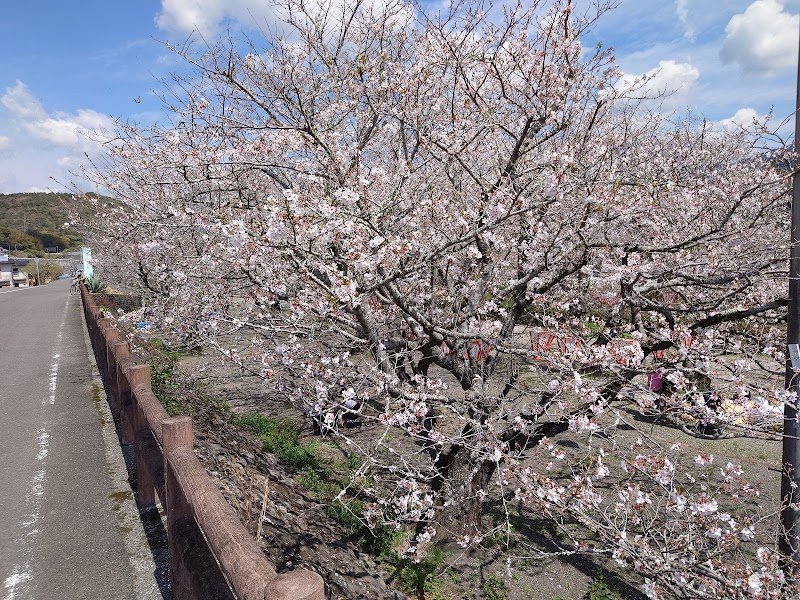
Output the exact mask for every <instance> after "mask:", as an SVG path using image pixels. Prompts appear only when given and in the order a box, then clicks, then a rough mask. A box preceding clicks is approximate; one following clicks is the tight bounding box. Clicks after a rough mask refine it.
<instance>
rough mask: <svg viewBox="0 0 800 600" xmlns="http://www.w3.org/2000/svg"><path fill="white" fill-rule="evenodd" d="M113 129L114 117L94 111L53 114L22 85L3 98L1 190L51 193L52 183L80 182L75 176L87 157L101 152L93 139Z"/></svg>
mask: <svg viewBox="0 0 800 600" xmlns="http://www.w3.org/2000/svg"><path fill="white" fill-rule="evenodd" d="M3 109H4V110H3ZM113 127H114V120H113V119H112V118H111V117H109V116H108V115H105V114H103V113H99V112H97V111H94V110H90V109H79V110H77V111H75V112H74V113H62V112H57V113H49V112H48V111H47V110H46V109H45V107H44V106H43V105H42V103H41V102H40V101H39V100H37V99H36V97H35V96H34V95H33V94H32V93H31V91H30V90H29V89H28V87H27V86H26V85H25V84H24V83H23V82H22V81H17V82H16V84H15V85H14V86H12V87H9V88H7V89H6V90H5V93H4V94H3V95H2V96H0V152H3V154H4V159H3V161H2V163H0V192H20V191H29V190H31V189H34V188H37V189H46V188H45V187H44V186H47V185H48V183H49V182H50V181H52V180H55V181H56V182H59V183H62V184H69V183H70V182H72V181H76V177H75V176H74V175H73V172H74V171H75V170H76V169H77V168H78V167H79V166H80V165H81V164H83V163H85V162H86V161H85V156H84V153H87V154H89V156H90V157H95V156H97V155H98V153H99V152H101V146H100V145H99V144H98V142H97V141H94V140H93V139H92V137H94V136H95V135H102V132H103V131H112V130H113ZM53 187H54V188H58V187H60V186H59V185H57V184H53Z"/></svg>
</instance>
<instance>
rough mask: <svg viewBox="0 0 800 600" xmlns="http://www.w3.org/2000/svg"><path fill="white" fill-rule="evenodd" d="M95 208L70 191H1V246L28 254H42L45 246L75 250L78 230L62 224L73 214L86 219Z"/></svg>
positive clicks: (77, 244)
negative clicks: (13, 192)
mask: <svg viewBox="0 0 800 600" xmlns="http://www.w3.org/2000/svg"><path fill="white" fill-rule="evenodd" d="M88 196H89V198H94V199H97V200H100V201H101V202H102V203H111V202H113V200H111V199H110V198H106V197H102V196H98V195H96V194H89V195H88ZM97 209H98V207H97V206H93V205H92V204H91V202H90V201H87V200H86V199H82V198H81V197H79V196H74V195H73V194H69V193H43V192H31V193H18V194H0V246H2V247H5V248H10V249H12V250H15V251H17V252H24V253H29V254H41V253H43V252H44V250H45V248H58V249H59V250H61V251H63V250H74V249H77V248H79V247H80V245H81V235H80V233H79V232H78V231H76V230H70V229H68V228H65V227H64V224H65V223H66V222H67V221H70V220H71V218H72V215H74V214H76V213H77V214H79V215H80V216H81V217H82V218H83V219H88V218H90V217H91V215H93V214H96V213H97Z"/></svg>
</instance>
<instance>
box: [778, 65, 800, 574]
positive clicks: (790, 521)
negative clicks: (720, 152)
mask: <svg viewBox="0 0 800 600" xmlns="http://www.w3.org/2000/svg"><path fill="white" fill-rule="evenodd" d="M797 64H798V67H797V68H798V79H797V97H796V102H795V123H794V152H795V153H796V152H798V150H800V147H798V144H800V49H799V50H798V63H797ZM798 167H800V161H798V160H795V164H794V168H795V174H794V175H793V177H792V232H791V240H792V245H791V251H790V254H789V316H788V323H787V329H786V345H787V349H788V352H787V353H786V378H785V381H784V383H785V386H786V389H787V390H791V391H794V392H795V393H797V392H800V373H797V374H796V373H795V369H796V368H798V370H799V371H800V352H799V351H798V346H797V344H800V174H798V173H797V169H798ZM793 355H794V356H793ZM793 359H794V360H793ZM793 363H794V364H793ZM797 398H798V396H797V395H795V396H794V399H793V400H791V401H789V400H788V399H787V401H786V403H785V404H784V409H783V456H782V459H781V463H782V465H783V468H782V469H781V471H782V475H781V531H780V539H779V540H778V547H779V549H780V552H781V554H782V555H783V558H784V572H785V574H786V579H787V580H789V581H790V582H792V583H795V584H796V583H797V582H798V574H800V572H799V570H798V568H799V567H800V443H798V441H799V440H798V422H797V410H798V405H797Z"/></svg>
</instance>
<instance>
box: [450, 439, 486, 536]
mask: <svg viewBox="0 0 800 600" xmlns="http://www.w3.org/2000/svg"><path fill="white" fill-rule="evenodd" d="M450 458H451V461H450V462H449V463H448V464H447V465H445V466H444V467H443V468H442V471H441V479H440V491H441V497H442V498H444V499H446V500H445V501H444V503H443V505H442V506H441V513H440V515H439V518H438V519H437V523H436V529H437V533H436V537H437V539H439V540H442V541H445V540H455V539H460V538H462V537H464V536H470V537H473V536H475V535H476V534H478V533H479V532H480V530H481V526H480V525H481V516H482V508H483V499H484V497H485V495H486V490H487V488H488V486H489V482H490V481H491V478H492V475H494V472H495V469H496V468H497V463H495V462H493V461H489V460H486V459H484V458H476V457H473V456H471V453H470V451H469V449H468V448H464V447H463V446H460V447H458V448H454V451H453V452H452V453H451V454H450Z"/></svg>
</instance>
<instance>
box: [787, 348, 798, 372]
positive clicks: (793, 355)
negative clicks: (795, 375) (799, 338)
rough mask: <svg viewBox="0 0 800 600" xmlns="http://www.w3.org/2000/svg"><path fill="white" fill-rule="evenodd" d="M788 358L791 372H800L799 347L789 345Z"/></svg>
mask: <svg viewBox="0 0 800 600" xmlns="http://www.w3.org/2000/svg"><path fill="white" fill-rule="evenodd" d="M789 358H790V359H791V361H792V370H794V371H800V345H798V344H789Z"/></svg>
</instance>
